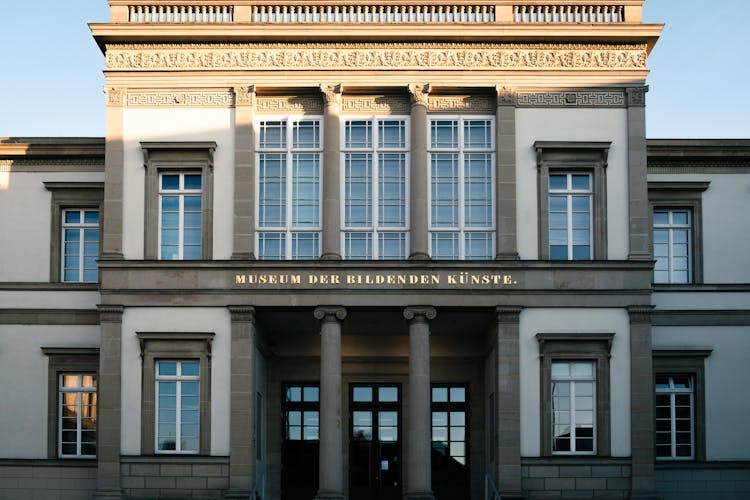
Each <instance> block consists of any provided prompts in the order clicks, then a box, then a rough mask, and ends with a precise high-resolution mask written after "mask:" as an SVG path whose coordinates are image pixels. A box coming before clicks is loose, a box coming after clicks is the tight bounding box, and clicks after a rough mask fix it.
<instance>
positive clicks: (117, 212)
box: [101, 87, 127, 259]
mask: <svg viewBox="0 0 750 500" xmlns="http://www.w3.org/2000/svg"><path fill="white" fill-rule="evenodd" d="M105 90H106V92H107V118H106V130H105V134H106V142H105V145H104V206H103V212H104V213H103V214H102V251H101V258H102V259H122V258H123V249H122V231H123V226H122V216H123V204H122V198H123V182H124V169H125V149H124V145H123V106H124V105H125V99H126V94H127V90H126V89H124V88H117V87H107V88H106V89H105Z"/></svg>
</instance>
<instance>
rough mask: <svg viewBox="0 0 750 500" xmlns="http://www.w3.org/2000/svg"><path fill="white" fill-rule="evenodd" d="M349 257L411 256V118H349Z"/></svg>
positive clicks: (345, 187)
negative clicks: (408, 248) (409, 181)
mask: <svg viewBox="0 0 750 500" xmlns="http://www.w3.org/2000/svg"><path fill="white" fill-rule="evenodd" d="M343 133H344V137H343V145H344V147H343V154H342V158H343V159H342V163H343V170H344V172H343V173H344V175H343V191H344V192H343V229H344V230H343V246H344V258H345V259H405V258H406V257H407V255H408V254H407V252H408V250H407V244H408V242H407V234H408V217H407V210H408V208H407V207H408V204H407V183H406V179H407V177H408V169H409V165H408V162H409V153H408V148H409V144H408V136H409V126H408V120H407V118H400V117H388V118H373V119H345V120H344V127H343Z"/></svg>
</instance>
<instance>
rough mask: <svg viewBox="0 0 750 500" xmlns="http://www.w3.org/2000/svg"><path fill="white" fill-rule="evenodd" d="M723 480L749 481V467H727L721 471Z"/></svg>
mask: <svg viewBox="0 0 750 500" xmlns="http://www.w3.org/2000/svg"><path fill="white" fill-rule="evenodd" d="M721 479H723V480H725V481H750V469H729V470H723V471H721Z"/></svg>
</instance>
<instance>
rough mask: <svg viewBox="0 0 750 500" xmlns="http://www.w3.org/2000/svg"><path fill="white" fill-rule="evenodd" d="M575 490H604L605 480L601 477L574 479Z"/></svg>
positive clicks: (605, 487)
mask: <svg viewBox="0 0 750 500" xmlns="http://www.w3.org/2000/svg"><path fill="white" fill-rule="evenodd" d="M575 487H576V489H577V490H606V489H607V480H606V479H605V478H602V477H590V478H589V477H579V478H576V486H575Z"/></svg>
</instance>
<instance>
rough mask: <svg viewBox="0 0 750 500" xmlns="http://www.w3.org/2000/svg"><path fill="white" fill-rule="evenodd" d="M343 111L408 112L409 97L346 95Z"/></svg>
mask: <svg viewBox="0 0 750 500" xmlns="http://www.w3.org/2000/svg"><path fill="white" fill-rule="evenodd" d="M341 111H342V112H343V113H375V114H394V115H396V114H408V113H409V99H408V98H407V97H406V96H400V95H364V96H362V95H345V96H344V101H343V104H342V108H341Z"/></svg>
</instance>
